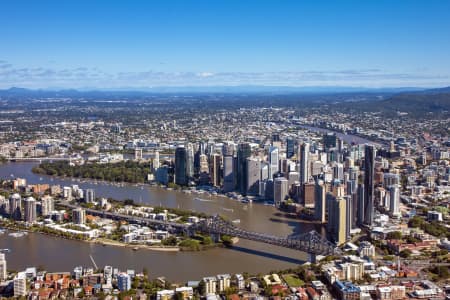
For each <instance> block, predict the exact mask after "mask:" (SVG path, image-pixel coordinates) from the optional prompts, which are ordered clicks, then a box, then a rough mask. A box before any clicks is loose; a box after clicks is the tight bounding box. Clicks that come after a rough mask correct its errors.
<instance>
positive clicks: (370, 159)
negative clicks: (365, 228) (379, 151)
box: [363, 145, 375, 226]
mask: <svg viewBox="0 0 450 300" xmlns="http://www.w3.org/2000/svg"><path fill="white" fill-rule="evenodd" d="M374 174H375V148H374V147H373V146H372V145H366V147H365V151H364V187H365V193H364V221H363V223H364V224H365V225H369V226H370V225H372V222H373V217H374V209H375V207H374Z"/></svg>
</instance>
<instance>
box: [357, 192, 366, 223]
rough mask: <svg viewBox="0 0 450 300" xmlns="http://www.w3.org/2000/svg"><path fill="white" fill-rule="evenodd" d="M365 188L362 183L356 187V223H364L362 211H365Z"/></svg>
mask: <svg viewBox="0 0 450 300" xmlns="http://www.w3.org/2000/svg"><path fill="white" fill-rule="evenodd" d="M365 190H366V189H365V187H364V184H360V185H358V189H357V199H358V205H357V209H356V218H357V223H358V225H363V224H364V211H365V204H366V203H365V201H364V196H365Z"/></svg>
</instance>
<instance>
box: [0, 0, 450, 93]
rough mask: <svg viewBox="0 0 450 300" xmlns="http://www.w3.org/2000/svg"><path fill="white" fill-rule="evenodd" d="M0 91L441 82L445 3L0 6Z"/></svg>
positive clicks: (446, 80)
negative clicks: (14, 89) (0, 44)
mask: <svg viewBox="0 0 450 300" xmlns="http://www.w3.org/2000/svg"><path fill="white" fill-rule="evenodd" d="M1 7H2V10H1V12H2V13H0V28H2V29H3V30H2V29H0V32H1V33H2V50H1V51H0V89H7V88H11V87H21V88H22V87H23V88H29V89H45V90H49V89H51V90H59V89H77V90H102V89H103V90H117V89H118V90H124V89H127V90H136V89H152V88H153V89H155V88H165V87H167V88H179V87H196V88H200V87H205V88H212V87H216V86H221V87H236V86H257V87H266V86H275V87H291V88H315V87H324V88H349V87H352V88H353V87H357V88H364V89H367V88H381V89H383V88H404V87H414V88H437V87H443V86H449V85H450V59H449V53H450V39H449V38H448V30H447V28H450V2H448V1H424V0H413V1H405V2H400V1H399V2H392V1H376V2H371V3H369V2H361V1H348V2H345V3H341V2H339V3H335V2H333V1H317V2H314V3H304V2H298V1H286V2H283V3H282V4H280V3H278V2H273V1H253V0H252V1H246V2H245V3H243V2H241V1H215V2H213V3H211V2H209V1H200V0H196V1H189V2H188V3H187V2H184V1H179V0H170V1H152V2H149V3H148V2H135V3H131V4H130V3H128V4H125V3H110V2H107V1H95V2H91V1H64V2H60V1H56V0H48V1H44V2H34V1H26V0H19V1H14V2H9V3H2V4H1Z"/></svg>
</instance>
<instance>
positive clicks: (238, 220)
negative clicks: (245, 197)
mask: <svg viewBox="0 0 450 300" xmlns="http://www.w3.org/2000/svg"><path fill="white" fill-rule="evenodd" d="M231 222H232V223H234V224H239V223H241V220H240V219H236V220H233V221H231Z"/></svg>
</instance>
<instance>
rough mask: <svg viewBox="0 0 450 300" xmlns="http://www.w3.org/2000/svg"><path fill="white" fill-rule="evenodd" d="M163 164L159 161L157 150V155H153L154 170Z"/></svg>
mask: <svg viewBox="0 0 450 300" xmlns="http://www.w3.org/2000/svg"><path fill="white" fill-rule="evenodd" d="M160 166H161V164H160V163H159V152H158V151H155V156H154V157H153V170H154V171H156V170H158V168H159V167H160Z"/></svg>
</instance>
